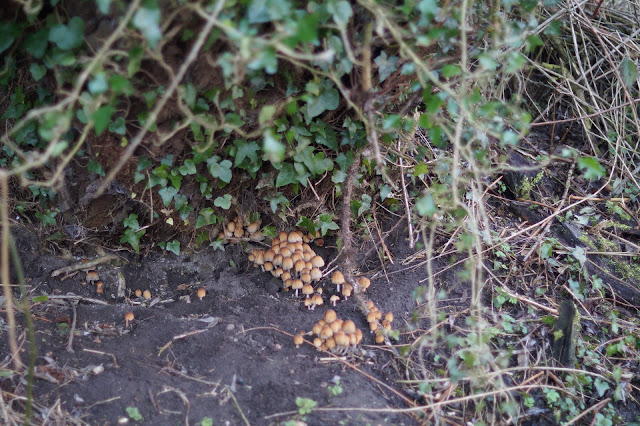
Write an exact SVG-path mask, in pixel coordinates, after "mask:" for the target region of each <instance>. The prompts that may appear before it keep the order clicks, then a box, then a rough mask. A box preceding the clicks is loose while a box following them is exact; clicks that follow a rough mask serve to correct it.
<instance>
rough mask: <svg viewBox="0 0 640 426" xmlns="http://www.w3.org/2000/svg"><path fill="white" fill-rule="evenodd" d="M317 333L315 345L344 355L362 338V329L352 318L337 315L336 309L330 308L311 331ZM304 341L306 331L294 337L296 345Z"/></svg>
mask: <svg viewBox="0 0 640 426" xmlns="http://www.w3.org/2000/svg"><path fill="white" fill-rule="evenodd" d="M307 334H310V335H315V336H316V337H315V338H314V339H313V345H314V346H315V347H316V348H318V349H321V350H328V351H330V352H333V353H337V354H339V355H344V354H347V353H349V352H350V351H352V350H353V349H355V348H356V346H357V345H358V344H359V343H360V341H361V340H362V330H360V329H359V328H357V327H356V324H355V323H354V322H353V321H351V320H346V321H344V320H342V319H340V318H338V316H337V315H336V311H334V310H333V309H329V310H328V311H327V312H325V313H324V318H323V319H321V320H320V321H318V322H317V323H316V324H315V325H314V326H313V329H312V330H311V332H309V333H307ZM303 342H304V332H301V333H300V334H297V335H296V336H295V337H294V338H293V343H294V344H295V345H296V347H300V345H301V344H302V343H303Z"/></svg>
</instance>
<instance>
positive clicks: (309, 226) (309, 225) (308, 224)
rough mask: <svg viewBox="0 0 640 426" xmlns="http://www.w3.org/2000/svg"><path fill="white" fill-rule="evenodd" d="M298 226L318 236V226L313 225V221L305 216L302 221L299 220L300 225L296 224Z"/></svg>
mask: <svg viewBox="0 0 640 426" xmlns="http://www.w3.org/2000/svg"><path fill="white" fill-rule="evenodd" d="M296 226H297V227H300V228H303V229H306V230H307V232H309V233H310V234H313V235H316V231H317V230H318V228H316V224H315V223H313V221H312V220H311V219H309V218H308V217H305V216H301V217H300V220H298V223H296Z"/></svg>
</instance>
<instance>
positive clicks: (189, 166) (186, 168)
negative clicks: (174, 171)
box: [178, 158, 197, 176]
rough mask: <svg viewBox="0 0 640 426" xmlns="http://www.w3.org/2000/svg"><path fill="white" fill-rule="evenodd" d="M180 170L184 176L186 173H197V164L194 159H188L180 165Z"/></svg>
mask: <svg viewBox="0 0 640 426" xmlns="http://www.w3.org/2000/svg"><path fill="white" fill-rule="evenodd" d="M178 171H179V172H180V174H181V175H182V176H186V175H195V174H196V171H197V170H196V165H195V164H194V163H193V160H192V159H189V158H188V159H186V160H184V162H183V163H182V165H181V166H180V167H178Z"/></svg>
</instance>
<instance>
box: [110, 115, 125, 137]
mask: <svg viewBox="0 0 640 426" xmlns="http://www.w3.org/2000/svg"><path fill="white" fill-rule="evenodd" d="M109 131H110V132H111V133H116V134H118V135H124V134H125V133H126V132H127V128H126V126H125V124H124V117H118V118H116V119H115V120H114V121H112V122H111V123H109Z"/></svg>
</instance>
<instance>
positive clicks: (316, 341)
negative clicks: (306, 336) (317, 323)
mask: <svg viewBox="0 0 640 426" xmlns="http://www.w3.org/2000/svg"><path fill="white" fill-rule="evenodd" d="M313 346H315V347H316V348H320V347H321V346H322V339H321V338H319V337H316V338H315V339H313Z"/></svg>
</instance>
